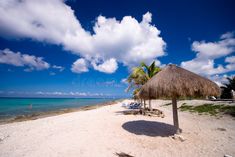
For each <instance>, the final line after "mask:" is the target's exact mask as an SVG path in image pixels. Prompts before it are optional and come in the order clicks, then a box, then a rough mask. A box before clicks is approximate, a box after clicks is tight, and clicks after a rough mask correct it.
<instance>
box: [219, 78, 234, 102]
mask: <svg viewBox="0 0 235 157" xmlns="http://www.w3.org/2000/svg"><path fill="white" fill-rule="evenodd" d="M227 80H228V83H226V84H224V86H222V87H221V89H222V94H221V96H220V97H221V98H222V99H231V98H232V97H233V96H232V90H234V91H235V76H233V77H231V78H229V77H228V78H227Z"/></svg>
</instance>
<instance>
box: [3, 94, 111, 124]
mask: <svg viewBox="0 0 235 157" xmlns="http://www.w3.org/2000/svg"><path fill="white" fill-rule="evenodd" d="M112 100H114V99H108V98H0V120H1V119H7V118H14V117H17V116H21V115H31V114H35V113H39V112H48V111H57V110H63V109H71V108H79V107H82V106H88V105H96V104H99V103H104V102H108V101H112Z"/></svg>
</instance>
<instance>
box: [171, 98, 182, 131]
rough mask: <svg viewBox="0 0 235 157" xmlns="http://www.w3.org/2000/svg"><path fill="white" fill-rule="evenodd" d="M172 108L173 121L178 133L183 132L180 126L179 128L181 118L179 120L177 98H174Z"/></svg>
mask: <svg viewBox="0 0 235 157" xmlns="http://www.w3.org/2000/svg"><path fill="white" fill-rule="evenodd" d="M172 110H173V122H174V126H175V127H176V129H177V132H176V133H177V134H179V133H180V132H181V130H180V128H179V120H178V111H177V100H176V98H172Z"/></svg>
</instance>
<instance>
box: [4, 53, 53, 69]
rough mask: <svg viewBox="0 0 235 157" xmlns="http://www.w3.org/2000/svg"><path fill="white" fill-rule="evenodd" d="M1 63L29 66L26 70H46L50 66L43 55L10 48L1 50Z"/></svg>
mask: <svg viewBox="0 0 235 157" xmlns="http://www.w3.org/2000/svg"><path fill="white" fill-rule="evenodd" d="M0 63H2V64H10V65H14V66H21V67H27V68H26V69H25V71H32V70H34V69H35V70H44V69H48V68H49V67H50V64H49V63H47V62H45V61H44V60H43V58H42V57H36V56H33V55H28V54H22V53H20V52H13V51H11V50H9V49H4V50H0Z"/></svg>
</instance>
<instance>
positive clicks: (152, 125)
mask: <svg viewBox="0 0 235 157" xmlns="http://www.w3.org/2000/svg"><path fill="white" fill-rule="evenodd" d="M122 128H123V129H125V130H127V131H128V132H130V133H133V134H136V135H146V136H152V137H154V136H161V137H169V136H172V135H174V134H175V133H176V128H175V127H174V126H173V125H170V124H166V123H161V122H156V121H145V120H138V121H130V122H126V123H124V124H123V125H122Z"/></svg>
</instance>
